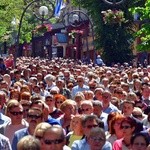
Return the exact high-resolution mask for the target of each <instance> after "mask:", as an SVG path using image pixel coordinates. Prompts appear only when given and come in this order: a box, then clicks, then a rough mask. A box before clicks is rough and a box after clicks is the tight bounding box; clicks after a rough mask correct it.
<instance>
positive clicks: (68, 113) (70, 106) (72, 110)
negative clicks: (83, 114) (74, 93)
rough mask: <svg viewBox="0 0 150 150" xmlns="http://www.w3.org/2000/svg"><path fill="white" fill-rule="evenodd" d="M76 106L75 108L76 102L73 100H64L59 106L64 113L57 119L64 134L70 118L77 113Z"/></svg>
mask: <svg viewBox="0 0 150 150" xmlns="http://www.w3.org/2000/svg"><path fill="white" fill-rule="evenodd" d="M76 108H77V105H76V102H75V101H73V100H66V101H64V102H63V103H62V104H61V106H60V110H61V111H62V112H63V113H64V114H63V115H61V116H60V117H59V118H58V119H57V120H58V121H59V122H60V124H61V126H62V127H63V128H64V129H65V131H66V134H68V133H69V131H70V122H71V120H72V117H73V116H74V115H76V113H77V111H76Z"/></svg>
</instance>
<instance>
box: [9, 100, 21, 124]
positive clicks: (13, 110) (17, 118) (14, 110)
mask: <svg viewBox="0 0 150 150" xmlns="http://www.w3.org/2000/svg"><path fill="white" fill-rule="evenodd" d="M6 115H7V116H8V117H10V118H11V122H12V124H21V121H22V118H23V107H22V105H21V104H20V102H18V101H17V100H9V102H8V103H7V108H6Z"/></svg>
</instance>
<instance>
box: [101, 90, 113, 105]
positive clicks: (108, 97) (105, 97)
mask: <svg viewBox="0 0 150 150" xmlns="http://www.w3.org/2000/svg"><path fill="white" fill-rule="evenodd" d="M111 97H112V95H111V93H110V92H109V91H107V90H106V91H104V92H103V94H102V103H103V105H108V104H109V103H110V101H111Z"/></svg>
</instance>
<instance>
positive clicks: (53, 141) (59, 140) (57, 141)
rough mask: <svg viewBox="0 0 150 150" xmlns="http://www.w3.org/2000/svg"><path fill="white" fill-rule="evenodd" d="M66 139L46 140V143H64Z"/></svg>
mask: <svg viewBox="0 0 150 150" xmlns="http://www.w3.org/2000/svg"><path fill="white" fill-rule="evenodd" d="M63 141H64V140H63V139H56V140H47V139H46V140H44V143H45V144H47V145H51V144H60V143H62V142H63Z"/></svg>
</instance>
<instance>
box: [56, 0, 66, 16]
mask: <svg viewBox="0 0 150 150" xmlns="http://www.w3.org/2000/svg"><path fill="white" fill-rule="evenodd" d="M65 7H66V0H56V5H55V17H59V16H60V13H61V10H62V9H63V8H65Z"/></svg>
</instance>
